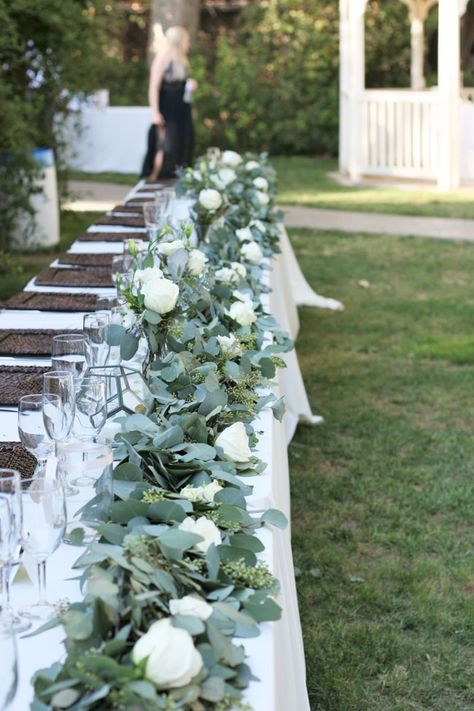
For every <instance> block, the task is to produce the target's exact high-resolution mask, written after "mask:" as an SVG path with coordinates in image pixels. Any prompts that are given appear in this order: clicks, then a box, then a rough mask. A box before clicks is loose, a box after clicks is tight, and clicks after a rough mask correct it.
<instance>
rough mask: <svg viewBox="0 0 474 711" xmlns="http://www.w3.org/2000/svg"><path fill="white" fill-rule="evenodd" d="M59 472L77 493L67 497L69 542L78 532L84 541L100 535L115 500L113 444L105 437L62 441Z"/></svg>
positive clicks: (82, 541)
mask: <svg viewBox="0 0 474 711" xmlns="http://www.w3.org/2000/svg"><path fill="white" fill-rule="evenodd" d="M56 455H57V459H58V468H57V475H58V477H59V478H61V479H62V481H63V484H64V485H65V486H67V487H69V488H70V489H71V491H72V492H73V493H72V494H71V495H70V496H68V497H67V498H66V506H67V514H68V516H67V519H68V524H67V528H66V535H65V538H64V542H65V543H69V542H71V543H73V542H74V535H73V533H74V531H77V530H78V529H79V531H81V532H82V540H81V543H90V542H91V541H93V540H94V539H95V538H96V537H97V527H98V526H99V525H100V523H102V522H103V521H105V520H106V518H107V515H108V512H109V509H110V506H111V505H112V502H113V498H114V495H113V483H112V467H113V455H112V445H111V443H110V442H107V441H105V440H104V439H103V438H102V437H100V438H97V439H96V440H95V441H94V442H90V441H87V442H86V441H72V440H71V441H69V442H60V443H58V446H57V450H56Z"/></svg>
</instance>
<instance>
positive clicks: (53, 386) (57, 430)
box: [43, 370, 75, 442]
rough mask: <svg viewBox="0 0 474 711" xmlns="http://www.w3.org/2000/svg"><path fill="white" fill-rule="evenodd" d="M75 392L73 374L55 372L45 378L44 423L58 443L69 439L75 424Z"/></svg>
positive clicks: (45, 375) (49, 434)
mask: <svg viewBox="0 0 474 711" xmlns="http://www.w3.org/2000/svg"><path fill="white" fill-rule="evenodd" d="M74 411H75V391H74V379H73V376H72V373H71V372H68V371H65V370H53V371H50V372H49V373H45V374H44V376H43V421H44V427H45V430H46V432H47V434H48V436H49V437H50V438H51V439H52V440H54V441H55V442H57V441H58V440H65V439H67V438H68V437H69V434H70V432H71V429H72V425H73V422H74Z"/></svg>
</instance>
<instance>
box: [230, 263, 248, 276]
mask: <svg viewBox="0 0 474 711" xmlns="http://www.w3.org/2000/svg"><path fill="white" fill-rule="evenodd" d="M230 266H231V267H232V269H233V270H234V272H237V274H238V275H239V276H240V277H242V278H245V277H246V276H247V270H246V268H245V267H244V265H243V264H241V263H240V262H231V264H230Z"/></svg>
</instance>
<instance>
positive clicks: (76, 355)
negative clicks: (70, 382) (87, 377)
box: [51, 333, 86, 381]
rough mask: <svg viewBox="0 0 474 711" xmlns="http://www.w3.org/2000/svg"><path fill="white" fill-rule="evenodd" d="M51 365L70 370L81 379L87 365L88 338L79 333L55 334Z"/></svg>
mask: <svg viewBox="0 0 474 711" xmlns="http://www.w3.org/2000/svg"><path fill="white" fill-rule="evenodd" d="M51 365H52V368H53V370H69V371H70V372H71V373H73V375H74V380H75V381H79V380H80V379H81V378H82V376H83V374H84V369H85V366H86V339H85V337H84V336H83V335H82V334H79V333H61V334H59V335H58V336H53V344H52V352H51Z"/></svg>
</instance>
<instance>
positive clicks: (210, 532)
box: [178, 516, 222, 553]
mask: <svg viewBox="0 0 474 711" xmlns="http://www.w3.org/2000/svg"><path fill="white" fill-rule="evenodd" d="M178 528H179V529H181V531H187V532H188V533H196V534H197V535H198V536H201V537H202V538H203V539H204V540H203V541H199V543H196V545H195V546H194V548H195V549H196V550H197V551H199V552H200V553H207V550H208V548H209V546H211V545H212V543H214V544H215V545H216V546H218V545H219V544H220V543H222V539H221V534H220V531H219V529H218V528H217V526H216V524H215V523H214V521H211V519H210V518H207V516H200V517H199V518H198V519H197V520H196V521H195V520H194V519H193V518H191V517H190V516H186V518H185V519H184V521H182V522H181V523H180V524H179V526H178Z"/></svg>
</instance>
